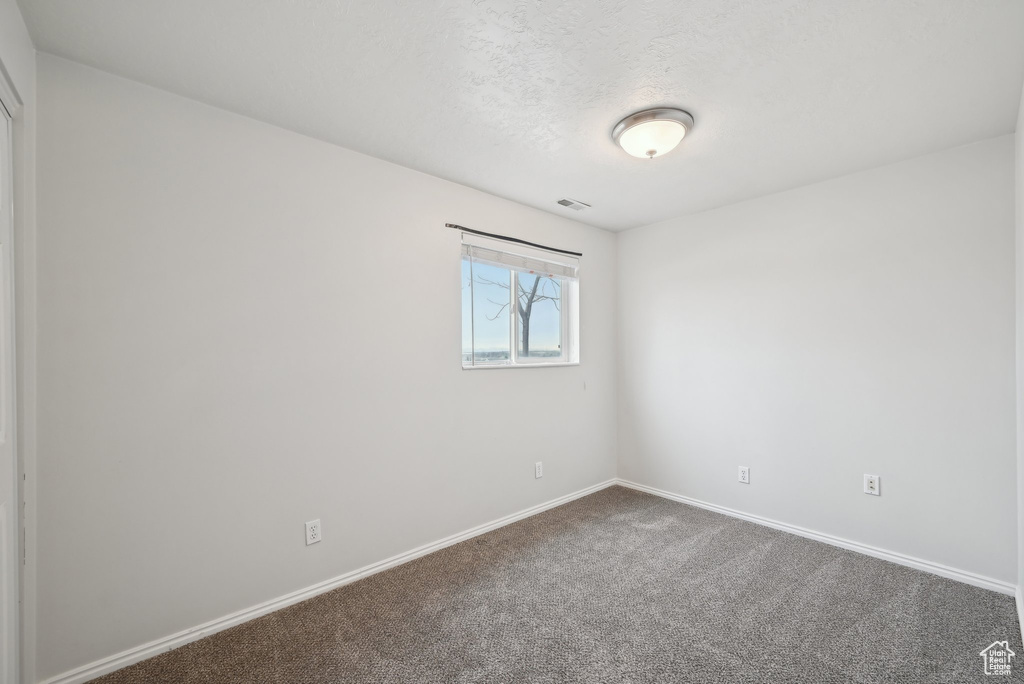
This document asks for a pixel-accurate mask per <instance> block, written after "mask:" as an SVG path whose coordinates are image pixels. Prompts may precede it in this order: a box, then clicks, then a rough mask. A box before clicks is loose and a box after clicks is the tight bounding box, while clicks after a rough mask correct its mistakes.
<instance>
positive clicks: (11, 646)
mask: <svg viewBox="0 0 1024 684" xmlns="http://www.w3.org/2000/svg"><path fill="white" fill-rule="evenodd" d="M23 104H24V103H23V102H22V100H21V98H20V97H19V96H18V92H17V90H16V89H15V88H14V85H13V83H12V82H11V80H10V77H9V76H8V73H7V70H6V69H5V68H4V65H3V63H2V62H0V135H3V136H5V137H6V141H5V142H3V143H0V144H3V145H4V146H5V147H6V152H7V154H6V157H7V158H6V159H0V163H3V164H5V165H6V166H7V168H6V169H5V170H4V173H2V174H0V179H3V182H5V183H6V187H0V192H3V193H5V194H6V195H7V196H8V198H9V200H10V201H9V202H8V204H7V206H6V207H4V208H3V211H4V214H5V216H4V217H3V218H4V219H6V220H7V221H8V222H9V224H10V242H9V244H7V245H4V248H5V250H6V252H7V261H8V264H9V268H8V269H7V272H6V273H3V277H4V278H6V280H7V283H6V286H7V292H8V301H7V302H0V312H6V315H8V316H10V329H9V330H8V335H9V338H8V339H7V340H0V347H6V349H5V352H6V353H5V354H4V355H3V356H0V363H4V362H6V363H9V367H8V371H9V372H10V374H11V382H10V394H9V395H8V396H5V397H4V400H5V402H6V403H7V405H9V406H10V407H11V408H10V416H9V419H10V424H9V425H6V426H4V427H6V428H7V430H6V432H7V435H6V437H7V438H8V439H9V440H10V444H11V454H12V459H11V465H12V468H13V471H14V472H12V473H11V478H12V483H13V485H14V488H13V493H12V500H11V504H12V508H11V510H10V512H9V513H8V514H7V515H9V516H10V517H11V522H10V526H11V529H12V530H13V531H14V539H13V544H12V547H13V549H14V557H13V558H12V559H11V560H12V562H11V566H12V576H11V578H10V579H11V581H12V582H13V583H14V591H13V593H14V596H16V597H17V603H16V605H14V606H12V607H11V608H12V622H13V627H14V628H13V630H12V631H11V633H10V634H8V635H6V638H7V642H6V643H5V644H2V645H0V647H2V648H3V649H4V650H5V651H6V652H7V653H8V655H9V657H10V660H9V662H7V663H4V665H5V669H6V670H7V671H6V672H0V678H5V679H6V678H8V677H11V676H12V675H13V677H12V678H11V679H10V681H12V682H18V681H21V678H22V676H23V672H24V667H23V663H22V652H21V649H22V647H23V643H22V642H23V624H24V623H23V619H22V611H23V607H24V595H23V584H22V581H23V572H22V570H23V568H24V565H23V563H24V558H25V545H24V544H25V542H24V534H25V528H24V519H23V514H22V512H23V498H24V497H23V489H22V478H23V473H22V472H21V466H20V465H19V464H20V462H21V458H20V453H19V449H18V387H17V376H18V370H17V369H18V362H17V359H18V356H17V342H16V340H17V332H16V328H15V325H16V321H15V319H16V307H17V304H16V303H17V299H16V294H15V289H14V288H15V283H16V281H17V279H16V278H15V268H16V264H17V256H16V250H15V247H14V231H15V209H14V204H15V195H14V173H15V171H16V169H17V164H15V161H14V155H15V150H14V122H15V120H16V119H18V118H19V116H20V115H21V114H22V111H23ZM0 293H2V290H0ZM0 333H2V328H0ZM4 357H6V358H4ZM2 391H3V388H0V392H2Z"/></svg>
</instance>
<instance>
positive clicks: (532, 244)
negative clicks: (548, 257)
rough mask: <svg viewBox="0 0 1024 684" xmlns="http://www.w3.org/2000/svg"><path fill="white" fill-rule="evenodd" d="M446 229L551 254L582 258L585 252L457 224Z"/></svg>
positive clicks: (449, 225) (452, 224)
mask: <svg viewBox="0 0 1024 684" xmlns="http://www.w3.org/2000/svg"><path fill="white" fill-rule="evenodd" d="M444 227H445V228H454V229H455V230H461V231H463V232H465V233H472V234H473V235H483V236H484V237H489V238H495V239H497V240H505V241H506V242H517V243H519V244H520V245H529V246H530V247H537V248H538V249H546V250H547V251H549V252H558V253H559V254H568V255H570V256H576V257H581V256H583V252H570V251H569V250H567V249H558V248H557V247H548V246H547V245H538V244H537V243H536V242H527V241H526V240H520V239H519V238H514V237H509V236H507V235H496V234H494V233H485V232H484V231H482V230H473V229H472V228H466V227H465V226H460V225H458V224H456V223H446V224H444Z"/></svg>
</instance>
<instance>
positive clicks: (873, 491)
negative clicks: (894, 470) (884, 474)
mask: <svg viewBox="0 0 1024 684" xmlns="http://www.w3.org/2000/svg"><path fill="white" fill-rule="evenodd" d="M864 493H865V494H870V495H871V496H881V495H882V478H880V477H878V476H877V475H865V476H864Z"/></svg>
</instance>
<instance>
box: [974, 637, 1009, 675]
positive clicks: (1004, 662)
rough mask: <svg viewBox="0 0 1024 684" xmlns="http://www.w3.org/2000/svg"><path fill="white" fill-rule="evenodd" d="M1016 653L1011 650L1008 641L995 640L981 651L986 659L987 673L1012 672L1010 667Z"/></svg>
mask: <svg viewBox="0 0 1024 684" xmlns="http://www.w3.org/2000/svg"><path fill="white" fill-rule="evenodd" d="M1014 655H1016V654H1015V653H1014V652H1013V651H1011V650H1010V646H1009V644H1008V643H1007V642H1005V641H996V642H993V643H992V644H991V645H990V646H989V647H988V648H986V649H985V650H984V651H982V652H981V657H982V658H983V659H984V660H985V674H987V675H1008V674H1010V668H1011V667H1012V665H1011V664H1010V661H1011V660H1013V656H1014Z"/></svg>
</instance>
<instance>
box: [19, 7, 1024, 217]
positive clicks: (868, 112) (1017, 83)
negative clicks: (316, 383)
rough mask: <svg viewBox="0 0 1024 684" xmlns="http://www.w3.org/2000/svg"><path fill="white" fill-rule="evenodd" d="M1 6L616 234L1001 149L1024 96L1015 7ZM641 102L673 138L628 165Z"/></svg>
mask: <svg viewBox="0 0 1024 684" xmlns="http://www.w3.org/2000/svg"><path fill="white" fill-rule="evenodd" d="M21 7H22V11H23V13H24V14H25V18H26V21H27V22H28V24H29V27H30V29H31V31H32V34H33V37H34V39H35V41H36V45H37V47H38V48H39V49H41V50H43V51H46V52H50V53H54V54H57V55H61V56H64V57H68V58H70V59H74V60H77V61H80V62H84V63H86V64H90V65H93V66H96V67H99V68H100V69H104V70H106V71H110V72H113V73H116V74H120V75H123V76H127V77H129V78H132V79H135V80H138V81H142V82H144V83H149V84H152V85H154V86H157V87H160V88H163V89H166V90H170V91H172V92H175V93H180V94H182V95H185V96H188V97H191V98H195V99H198V100H202V101H204V102H208V103H211V104H214V105H217V106H219V107H223V108H225V109H228V110H232V111H236V112H239V113H242V114H246V115H248V116H251V117H254V118H257V119H261V120H264V121H267V122H270V123H273V124H277V125H279V126H283V127H285V128H289V129H292V130H295V131H299V132H301V133H305V134H308V135H311V136H314V137H317V138H321V139H323V140H327V141H330V142H333V143H337V144H339V145H342V146H344V147H348V148H351V149H354V150H358V151H360V152H365V153H367V154H370V155H373V156H375V157H380V158H382V159H387V160H389V161H393V162H396V163H398V164H402V165H404V166H408V167H411V168H414V169H418V170H421V171H425V172H427V173H430V174H434V175H436V176H441V177H442V178H447V179H450V180H453V181H457V182H459V183H463V184H465V185H469V186H472V187H475V188H479V189H481V190H485V191H488V192H491V193H494V194H496V195H501V196H504V197H508V198H510V199H514V200H518V201H520V202H522V203H525V204H529V205H533V206H536V207H539V208H541V209H544V210H547V211H551V212H553V213H560V214H563V215H566V216H570V217H572V218H575V219H579V220H582V221H585V222H588V223H591V224H593V225H597V226H602V227H606V228H611V229H616V230H617V229H624V228H630V227H634V226H639V225H644V224H647V223H651V222H654V221H658V220H661V219H665V218H669V217H672V216H676V215H679V214H684V213H690V212H694V211H699V210H702V209H707V208H710V207H714V206H719V205H723V204H728V203H731V202H735V201H738V200H742V199H746V198H750V197H755V196H757V195H762V194H766V193H769V192H774V191H778V190H783V189H786V188H791V187H795V186H799V185H803V184H806V183H809V182H814V181H817V180H821V179H824V178H828V177H833V176H837V175H841V174H844V173H849V172H852V171H856V170H859V169H863V168H868V167H871V166H876V165H879V164H883V163H887V162H892V161H896V160H899V159H903V158H907V157H910V156H913V155H917V154H921V153H925V152H929V151H933V150H938V149H942V148H947V147H952V146H955V145H959V144H962V143H966V142H971V141H974V140H978V139H981V138H985V137H990V136H994V135H998V134H1002V133H1008V132H1010V131H1012V130H1013V126H1014V122H1015V118H1016V113H1017V106H1018V103H1019V101H1020V99H1019V98H1020V90H1021V83H1022V81H1024V2H1021V0H857V1H852V0H566V1H563V2H557V1H554V0H552V1H551V2H516V1H513V0H466V1H463V2H453V1H452V2H449V1H442V0H435V1H425V0H415V1H407V0H361V1H359V2H348V1H345V0H260V1H258V2H253V1H252V0H174V2H167V1H166V0H76V1H75V2H68V1H67V0H22V2H21ZM654 105H673V106H678V107H682V108H684V109H686V110H688V111H690V112H691V113H692V114H693V115H694V118H695V119H696V126H695V127H694V130H693V133H692V135H691V136H688V137H687V139H686V140H685V141H683V144H682V145H680V147H679V148H677V149H676V151H674V152H673V153H671V154H669V155H667V156H665V157H662V158H659V159H655V160H640V159H634V158H632V157H629V156H627V155H626V154H625V153H624V152H622V151H621V150H620V149H618V148H617V147H615V146H614V144H613V143H612V142H611V139H610V135H609V134H610V131H611V128H612V126H613V125H614V124H615V123H616V122H617V121H618V120H619V119H620V118H622V117H623V116H625V115H627V114H629V113H631V112H633V111H635V110H637V109H642V108H646V107H650V106H654ZM562 197H571V198H574V199H578V200H582V201H583V202H588V203H590V204H592V205H593V208H592V209H588V210H586V211H584V212H575V211H572V210H570V209H564V208H562V207H559V206H558V205H556V204H555V202H556V200H558V199H560V198H562ZM452 220H455V221H457V220H458V217H457V216H453V217H452Z"/></svg>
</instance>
